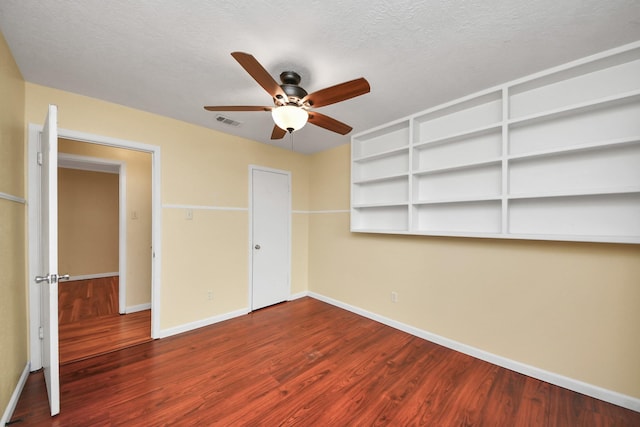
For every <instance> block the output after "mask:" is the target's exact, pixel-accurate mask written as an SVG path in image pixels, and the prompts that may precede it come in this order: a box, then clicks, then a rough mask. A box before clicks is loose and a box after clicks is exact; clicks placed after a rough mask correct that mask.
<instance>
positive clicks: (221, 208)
mask: <svg viewBox="0 0 640 427" xmlns="http://www.w3.org/2000/svg"><path fill="white" fill-rule="evenodd" d="M162 209H193V210H204V211H248V210H249V208H238V207H233V206H206V205H174V204H165V205H162Z"/></svg>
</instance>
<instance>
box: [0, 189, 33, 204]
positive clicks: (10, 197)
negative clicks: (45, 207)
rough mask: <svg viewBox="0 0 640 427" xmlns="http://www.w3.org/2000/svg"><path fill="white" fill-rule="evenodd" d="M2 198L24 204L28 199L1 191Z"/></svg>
mask: <svg viewBox="0 0 640 427" xmlns="http://www.w3.org/2000/svg"><path fill="white" fill-rule="evenodd" d="M0 199H4V200H9V201H10V202H16V203H22V204H23V205H26V204H27V201H26V200H25V199H23V198H22V197H18V196H14V195H12V194H8V193H3V192H1V191H0Z"/></svg>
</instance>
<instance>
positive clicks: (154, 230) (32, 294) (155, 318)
mask: <svg viewBox="0 0 640 427" xmlns="http://www.w3.org/2000/svg"><path fill="white" fill-rule="evenodd" d="M41 130H42V127H41V126H38V125H33V124H32V125H29V148H28V176H29V179H28V183H29V272H30V275H31V276H34V274H35V272H36V271H38V270H39V262H40V259H39V255H38V249H39V248H38V244H39V242H38V239H37V236H38V235H39V228H38V227H39V226H38V219H39V214H40V211H39V203H38V198H39V194H40V188H39V186H38V182H39V179H38V176H39V169H38V166H37V159H38V142H39V134H40V132H41ZM58 134H59V137H60V138H63V139H67V140H72V141H78V142H82V143H87V144H93V145H95V146H102V147H114V148H120V149H125V150H132V151H137V152H144V153H148V154H150V156H151V207H150V211H151V248H149V252H150V260H149V261H148V262H149V263H150V264H151V268H150V269H151V280H150V282H151V298H150V303H148V304H147V305H148V306H149V307H148V308H149V309H150V310H151V313H150V315H151V338H158V337H159V336H160V327H159V324H160V322H159V319H160V312H159V310H160V304H159V300H160V263H159V260H160V253H161V247H160V242H161V229H160V147H157V146H153V145H149V144H142V143H138V142H133V141H127V140H120V139H115V138H110V137H105V136H101V135H92V134H87V133H83V132H76V131H70V130H64V129H59V132H58ZM129 268H131V266H129ZM39 300H40V288H39V287H37V286H33V285H31V286H30V288H29V313H30V357H31V369H32V370H37V369H39V368H40V367H42V352H41V351H42V350H41V349H42V347H41V342H40V340H39V338H38V337H39V325H40V308H39ZM123 307H124V308H125V310H126V309H127V307H126V304H124V305H123ZM134 308H135V307H134ZM138 308H139V307H138Z"/></svg>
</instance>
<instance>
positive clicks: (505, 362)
mask: <svg viewBox="0 0 640 427" xmlns="http://www.w3.org/2000/svg"><path fill="white" fill-rule="evenodd" d="M308 295H309V296H310V297H311V298H315V299H317V300H320V301H323V302H326V303H327V304H331V305H334V306H336V307H340V308H342V309H345V310H347V311H350V312H352V313H355V314H359V315H360V316H363V317H366V318H369V319H371V320H375V321H376V322H379V323H382V324H384V325H387V326H391V327H392V328H395V329H398V330H401V331H403V332H406V333H408V334H411V335H414V336H417V337H419V338H422V339H425V340H427V341H431V342H433V343H436V344H439V345H442V346H444V347H447V348H450V349H452V350H456V351H459V352H460V353H464V354H467V355H469V356H472V357H475V358H477V359H481V360H484V361H485V362H489V363H492V364H494V365H498V366H501V367H503V368H506V369H509V370H512V371H515V372H519V373H521V374H524V375H527V376H529V377H532V378H536V379H539V380H541V381H545V382H548V383H551V384H554V385H557V386H559V387H563V388H566V389H568V390H572V391H575V392H577V393H582V394H584V395H587V396H591V397H594V398H596V399H600V400H603V401H605V402H609V403H612V404H614V405H618V406H622V407H623V408H627V409H630V410H632V411H636V412H640V399H637V398H635V397H632V396H628V395H625V394H622V393H618V392H615V391H612V390H608V389H605V388H602V387H598V386H595V385H593V384H588V383H585V382H582V381H578V380H575V379H573V378H569V377H565V376H563V375H559V374H556V373H553V372H549V371H546V370H544V369H540V368H536V367H534V366H531V365H527V364H524V363H520V362H517V361H515V360H511V359H508V358H506V357H502V356H498V355H496V354H493V353H489V352H487V351H484V350H480V349H478V348H475V347H472V346H469V345H466V344H462V343H460V342H458V341H454V340H451V339H449V338H445V337H442V336H440V335H436V334H433V333H431V332H427V331H424V330H422V329H418V328H416V327H413V326H410V325H407V324H405V323H402V322H398V321H395V320H393V319H389V318H388V317H384V316H380V315H378V314H376V313H373V312H370V311H367V310H364V309H361V308H359V307H355V306H352V305H349V304H346V303H344V302H342V301H338V300H335V299H333V298H330V297H327V296H324V295H321V294H318V293H315V292H308Z"/></svg>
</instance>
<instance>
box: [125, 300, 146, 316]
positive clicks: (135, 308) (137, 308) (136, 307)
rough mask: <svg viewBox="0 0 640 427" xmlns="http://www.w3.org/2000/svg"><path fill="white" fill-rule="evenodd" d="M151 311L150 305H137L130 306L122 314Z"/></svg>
mask: <svg viewBox="0 0 640 427" xmlns="http://www.w3.org/2000/svg"><path fill="white" fill-rule="evenodd" d="M145 310H151V303H150V302H148V303H145V304H138V305H130V306H128V307H127V308H125V310H124V314H131V313H136V312H138V311H145Z"/></svg>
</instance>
